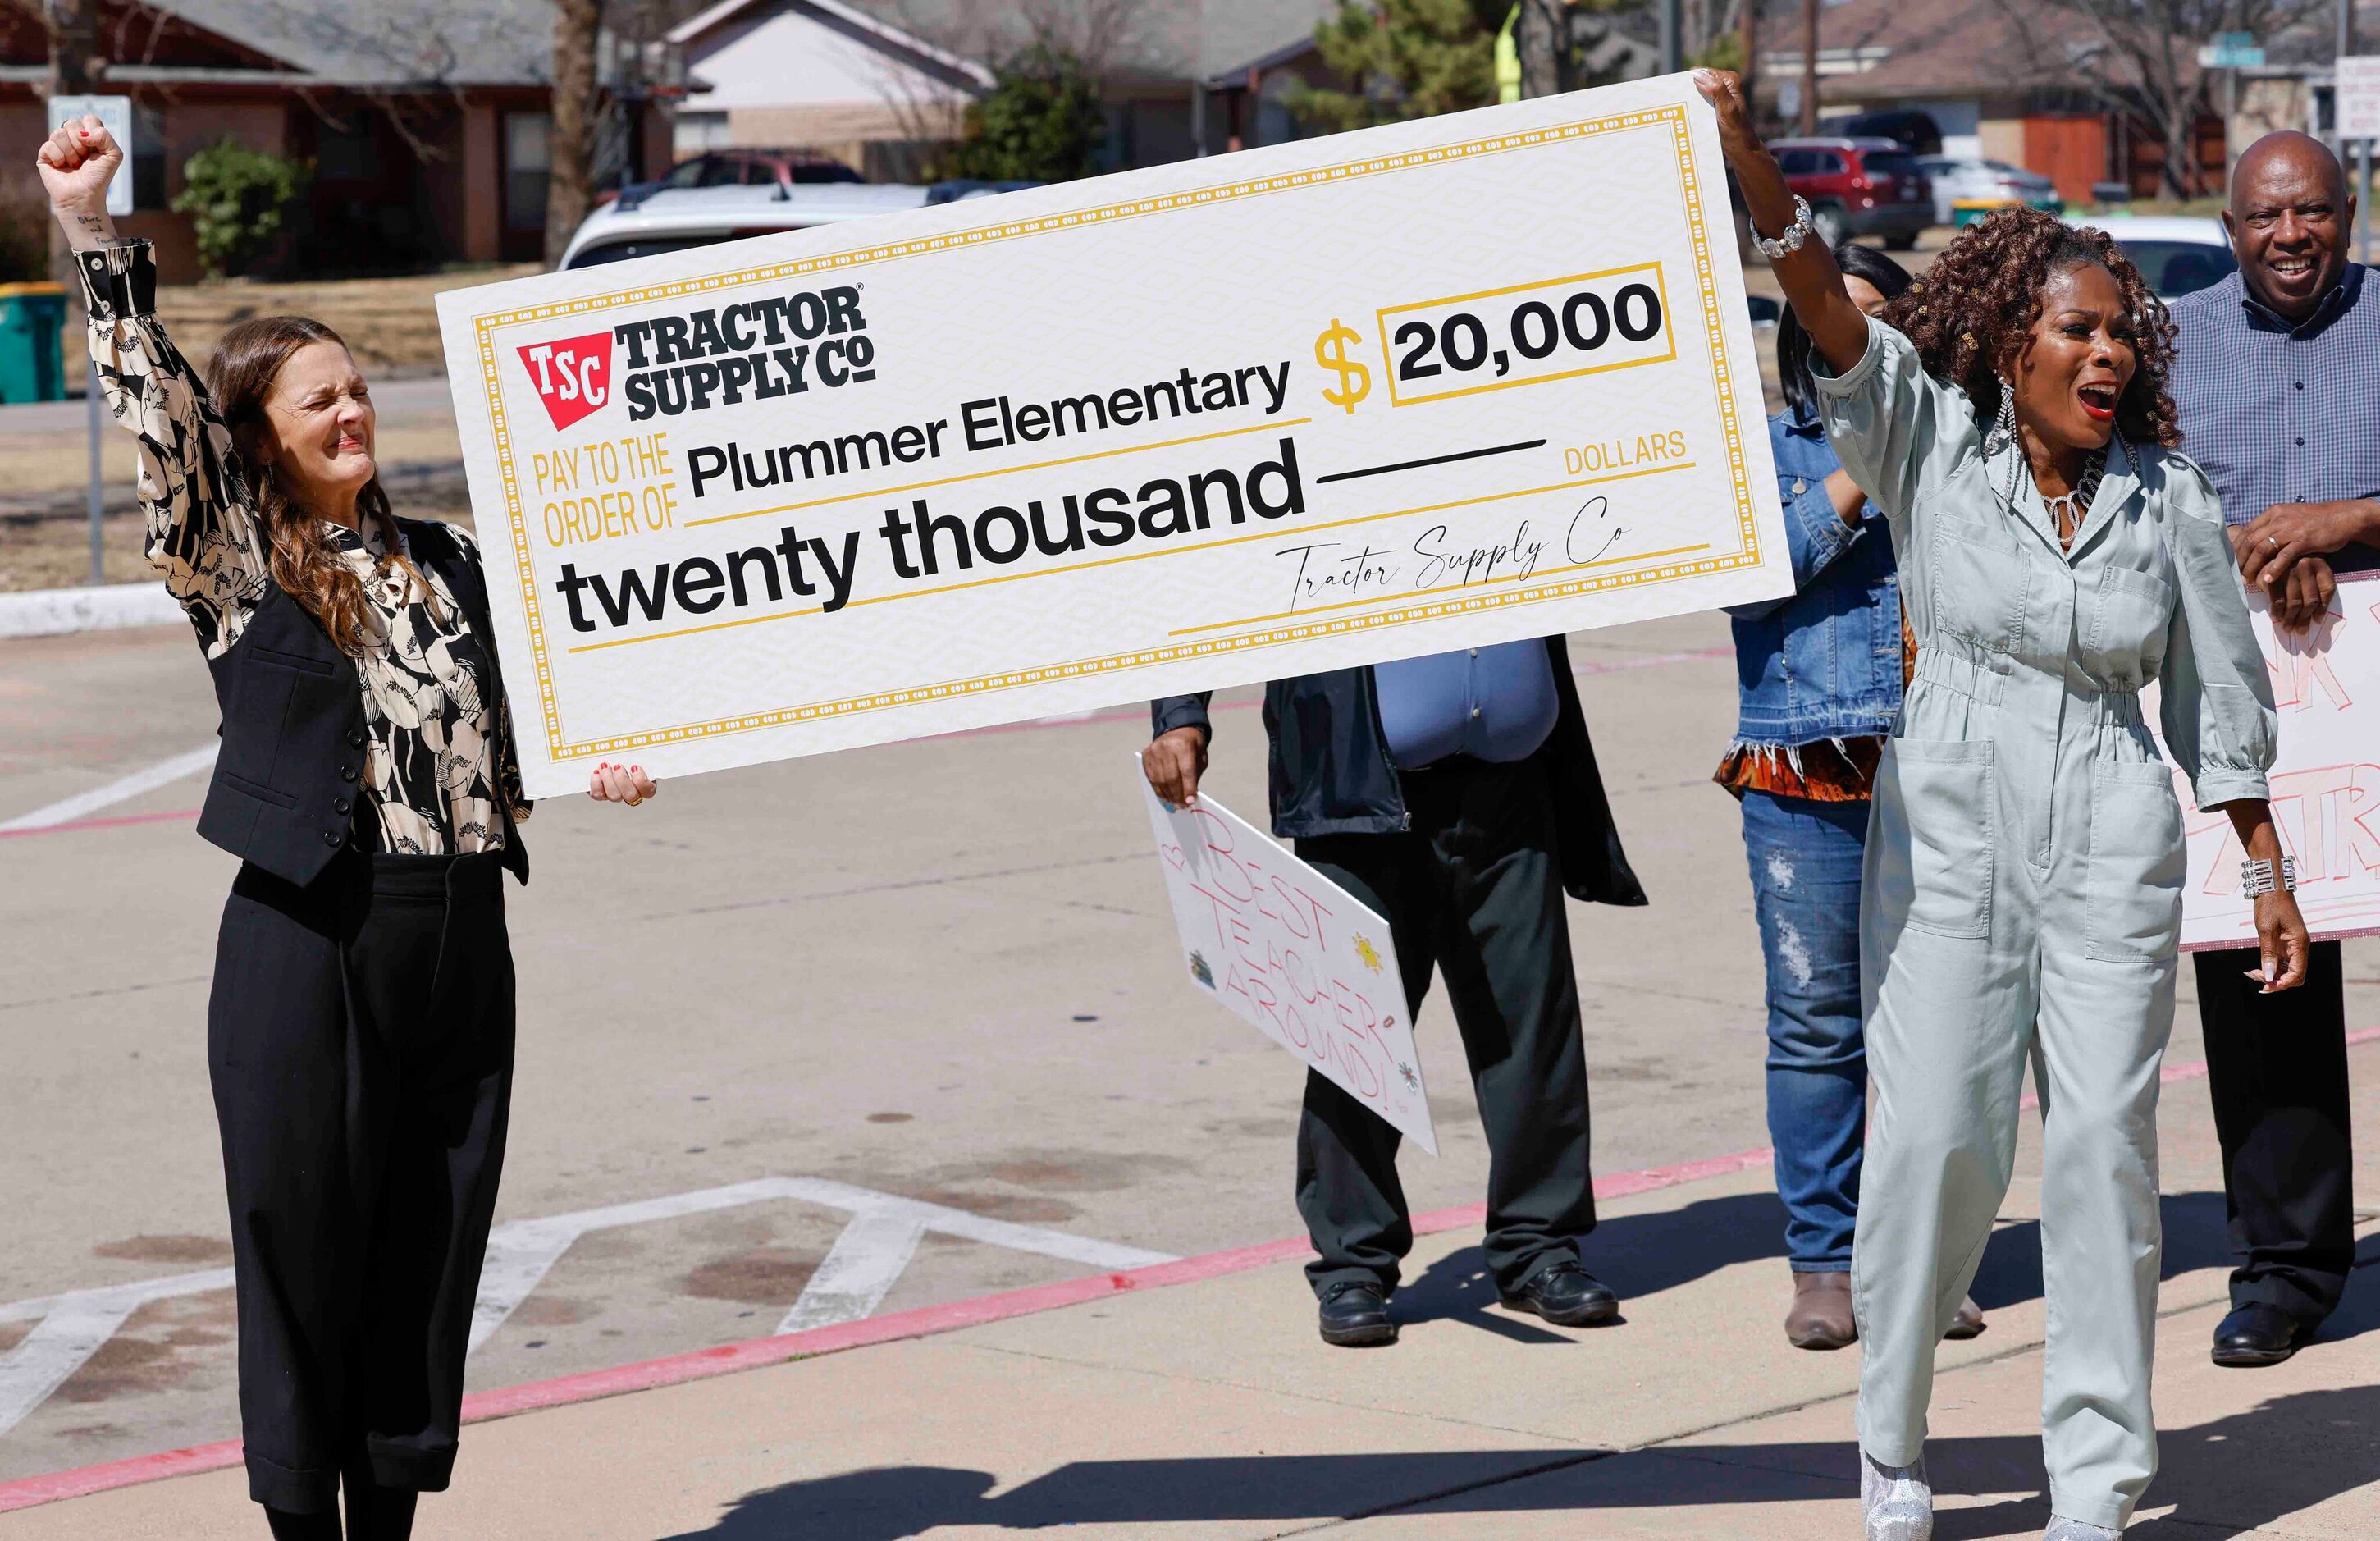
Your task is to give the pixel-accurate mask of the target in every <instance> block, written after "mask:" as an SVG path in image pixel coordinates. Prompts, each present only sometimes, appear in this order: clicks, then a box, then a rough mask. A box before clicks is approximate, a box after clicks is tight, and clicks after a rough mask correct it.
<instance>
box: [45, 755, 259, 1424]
mask: <svg viewBox="0 0 2380 1541" xmlns="http://www.w3.org/2000/svg"><path fill="white" fill-rule="evenodd" d="M214 762H215V746H214V745H212V744H209V745H207V746H204V747H203V748H197V749H192V750H191V751H190V752H189V753H188V754H186V755H176V756H175V757H174V758H171V759H161V760H159V761H158V762H157V763H156V764H154V765H152V766H149V767H148V768H146V769H145V770H140V771H134V772H132V774H130V775H128V776H118V777H117V778H116V779H115V780H114V781H112V782H110V783H107V784H106V785H105V786H95V787H92V788H91V790H90V791H89V792H79V793H77V794H75V795H73V796H71V797H67V798H63V799H61V800H60V801H58V802H55V803H52V804H51V805H50V806H49V807H45V808H35V809H34V810H33V811H32V812H30V813H25V814H19V815H18V816H17V817H16V818H14V819H9V820H8V821H7V822H6V823H0V834H6V833H7V832H9V831H12V830H46V829H48V828H50V827H51V826H52V825H54V824H70V823H72V822H74V821H75V820H76V819H82V818H85V817H87V816H89V815H91V814H93V813H97V812H98V811H99V810H100V809H101V808H103V807H110V806H111V805H113V804H116V803H121V802H123V801H124V800H125V799H126V798H128V797H138V796H140V795H141V794H142V793H144V792H148V791H151V790H152V789H154V788H157V787H161V786H164V784H166V783H168V782H178V781H180V780H181V779H182V778H183V777H185V776H195V775H197V774H198V773H199V772H200V771H205V770H208V769H209V768H211V767H212V766H213V764H214ZM0 1427H5V1425H0Z"/></svg>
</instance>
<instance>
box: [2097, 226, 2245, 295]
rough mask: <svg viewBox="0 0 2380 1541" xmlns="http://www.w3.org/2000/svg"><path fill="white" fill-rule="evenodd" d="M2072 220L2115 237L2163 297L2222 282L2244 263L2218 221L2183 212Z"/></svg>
mask: <svg viewBox="0 0 2380 1541" xmlns="http://www.w3.org/2000/svg"><path fill="white" fill-rule="evenodd" d="M2067 223H2068V224H2088V225H2095V226H2097V227H2098V228H2099V229H2101V230H2105V231H2106V232H2107V234H2108V235H2110V236H2113V237H2116V244H2117V245H2118V246H2120V247H2122V248H2123V249H2124V255H2125V256H2127V257H2130V258H2131V260H2132V265H2133V266H2134V267H2136V268H2138V269H2140V270H2141V276H2142V277H2143V278H2144V279H2146V280H2148V285H2149V287H2150V288H2152V289H2155V291H2156V292H2157V297H2158V298H2160V299H2180V297H2182V296H2183V295H2186V294H2191V293H2193V292H2195V291H2197V290H2199V289H2204V288H2205V287H2206V286H2207V285H2211V284H2220V283H2221V282H2223V280H2224V278H2225V277H2226V276H2227V275H2228V274H2229V273H2233V272H2234V271H2236V270H2237V269H2238V268H2239V266H2240V262H2239V260H2238V259H2237V258H2235V257H2234V256H2232V255H2231V237H2229V236H2228V235H2226V234H2224V231H2223V222H2222V221H2221V220H2219V219H2200V218H2196V217H2194V216H2188V215H2180V214H2095V215H2093V216H2091V217H2090V218H2088V219H2082V218H2077V219H2071V220H2069V221H2068V222H2067Z"/></svg>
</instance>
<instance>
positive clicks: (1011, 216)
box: [439, 76, 1790, 793]
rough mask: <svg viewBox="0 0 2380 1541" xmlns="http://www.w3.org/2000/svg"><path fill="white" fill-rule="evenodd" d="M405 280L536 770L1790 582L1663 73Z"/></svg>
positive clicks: (1207, 679)
mask: <svg viewBox="0 0 2380 1541" xmlns="http://www.w3.org/2000/svg"><path fill="white" fill-rule="evenodd" d="M439 313H440V319H441V322H442V323H443V328H444V334H445V343H446V356H447V364H448V370H449V372H450V375H451V378H452V380H453V382H454V389H455V408H456V417H457V419H458V423H459V426H460V429H461V433H462V440H463V451H464V458H465V461H466V464H467V465H468V470H469V476H470V483H471V500H472V505H473V508H474V510H475V513H476V515H477V519H478V528H479V532H480V540H481V542H482V545H483V546H484V548H485V551H486V553H487V560H488V566H489V574H490V585H489V587H490V589H491V595H492V601H493V609H494V618H495V622H496V626H497V630H498V633H499V637H500V641H501V643H502V646H503V649H504V657H505V661H506V665H507V668H506V680H507V683H508V685H509V686H510V687H511V692H512V701H513V711H514V721H515V723H516V726H517V728H518V730H519V734H520V741H521V743H520V748H521V754H522V759H523V765H524V769H525V771H526V773H527V781H528V790H529V791H530V792H532V793H554V792H559V791H563V790H565V789H568V788H570V787H572V786H577V785H583V784H584V783H585V778H586V771H587V768H588V767H589V766H590V765H591V764H593V763H594V762H596V761H597V760H599V759H604V758H622V757H633V758H636V759H637V761H638V762H639V763H641V764H642V765H644V766H645V767H646V768H647V769H648V770H650V771H655V772H657V773H663V774H667V773H684V772H686V771H703V770H712V769H717V768H720V767H724V766H730V765H743V764H749V763H752V762H755V761H759V760H766V759H776V758H785V757H787V756H792V755H799V754H807V753H811V752H815V751H818V750H823V749H832V748H840V747H844V746H852V745H858V744H870V743H879V742H882V741H886V740H890V739H898V738H907V737H915V736H917V735H920V734H934V733H944V732H949V731H951V730H953V729H959V728H967V727H975V726H980V725H983V724H987V723H990V722H1002V721H1008V720H1013V719H1016V718H1020V717H1029V716H1038V715H1041V714H1045V713H1054V712H1062V711H1069V710H1082V709H1086V708H1089V707H1094V706H1100V705H1106V704H1111V703H1114V702H1117V701H1123V700H1131V699H1138V698H1148V697H1153V696H1160V695H1166V694H1171V693H1175V692H1180V691H1186V690H1192V689H1206V688H1210V687H1214V686H1226V685H1233V684H1240V683H1245V682H1248V681H1252V680H1259V679H1266V678H1271V677H1276V676H1281V675H1286V674H1294V673H1307V672H1310V671H1314V670H1318V669H1326V668H1338V667H1345V666H1349V665H1353V664H1357V663H1365V662H1371V661H1378V660H1381V659H1385V658H1394V657H1403V656H1411V655H1414V654H1418V653H1426V652H1431V651H1437V650H1440V649H1450V648H1455V647H1470V646H1478V645H1481V644H1484V643H1488V642H1494V641H1504V640H1511V639H1513V638H1518V637H1534V636H1542V635H1546V634H1549V633H1554V632H1560V631H1565V630H1573V629H1577V628H1580V627H1585V626H1594V625H1608V624H1610V623H1613V622H1618V621H1625V620H1633V619H1636V618H1640V617H1644V616H1649V615H1659V614H1669V613H1678V612H1682V611H1691V610H1703V609H1708V608H1711V607H1713V606H1717V605H1721V604H1727V603H1732V602H1737V601H1749V600H1755V599H1762V598H1769V597H1773V596H1775V595H1777V594H1779V593H1782V592H1784V591H1785V590H1786V589H1787V588H1789V587H1790V578H1789V576H1788V567H1787V558H1786V551H1785V542H1784V538H1783V534H1782V529H1781V526H1780V522H1779V502H1778V497H1777V488H1776V483H1775V481H1774V480H1773V479H1772V473H1771V470H1770V465H1769V458H1768V450H1767V437H1766V434H1765V431H1764V429H1763V425H1762V420H1761V397H1760V384H1759V379H1758V375H1757V372H1756V366H1755V359H1754V355H1753V346H1752V332H1751V326H1750V323H1749V319H1748V317H1747V314H1746V310H1745V305H1744V297H1743V282H1742V273H1741V271H1740V269H1739V267H1738V264H1737V255H1736V249H1735V243H1734V237H1733V234H1732V229H1731V225H1730V214H1729V208H1728V200H1727V191H1726V183H1725V180H1724V173H1723V169H1722V165H1721V162H1720V157H1719V150H1718V133H1717V129H1716V127H1715V125H1714V123H1713V120H1712V115H1711V114H1710V111H1709V109H1708V108H1707V107H1706V105H1705V104H1704V103H1702V102H1701V100H1700V99H1699V98H1697V97H1696V96H1695V95H1694V90H1693V88H1692V86H1691V85H1690V84H1689V83H1688V81H1687V79H1686V78H1685V77H1683V76H1678V77H1671V78H1667V79H1658V80H1650V81H1640V82H1634V83H1632V84H1628V85H1623V86H1613V87H1609V88H1606V89H1603V90H1599V91H1585V92H1580V93H1577V94H1575V95H1571V96H1564V97H1554V98H1548V99H1544V100H1540V101H1536V102H1529V103H1518V104H1515V105H1512V106H1504V107H1495V108H1488V109H1485V110H1482V111H1479V112H1474V113H1464V114H1459V115H1451V116H1447V117H1441V118H1436V119H1431V120H1427V121H1424V122H1416V123H1410V124H1401V125H1396V126H1392V127H1382V128H1375V129H1370V130H1366V131H1365V132H1362V133H1354V134H1345V135H1340V136H1337V137H1333V138H1327V139H1318V140H1304V141H1301V142H1298V143H1293V144H1286V145H1279V146H1274V147H1271V148H1268V149H1264V150H1258V151H1251V152H1245V153H1242V154H1236V155H1228V156H1223V157H1220V158H1217V159H1211V160H1204V161H1194V162H1188V163H1184V164H1176V165H1172V166H1164V167H1159V168H1156V169H1152V170H1147V171H1138V172H1133V173H1128V174H1125V175H1122V176H1110V177H1103V178H1099V179H1097V180H1093V181H1086V182H1079V183H1074V184H1070V185H1066V186H1059V187H1050V188H1038V189H1033V190H1030V191H1026V192H1020V193H1011V194H1007V195H1004V196H1002V197H998V198H987V199H980V200H971V201H964V202H959V203H955V204H949V205H944V206H942V207H939V208H932V209H919V210H916V211H912V212H905V213H901V214H895V215H890V216H885V217H881V218H876V219H868V220H857V221H851V222H847V223H844V224H835V225H832V226H827V227H821V228H817V229H812V230H807V231H801V232H797V233H794V234H788V235H783V236H773V237H762V238H759V239H754V240H747V241H739V242H735V243H733V244H730V245H722V246H712V247H708V248H702V249H692V250H686V251H680V252H675V253H672V254H669V255H664V256H657V257H651V258H648V259H645V260H642V261H632V262H622V263H618V264H614V265H608V266H598V267H594V268H589V269H583V270H578V271H573V272H568V273H554V274H550V275H548V276H545V277H540V278H532V279H522V280H519V281H517V282H515V283H509V284H499V285H489V286H486V287H483V288H475V289H467V290H462V291H457V292H452V293H448V294H444V295H441V296H440V297H439Z"/></svg>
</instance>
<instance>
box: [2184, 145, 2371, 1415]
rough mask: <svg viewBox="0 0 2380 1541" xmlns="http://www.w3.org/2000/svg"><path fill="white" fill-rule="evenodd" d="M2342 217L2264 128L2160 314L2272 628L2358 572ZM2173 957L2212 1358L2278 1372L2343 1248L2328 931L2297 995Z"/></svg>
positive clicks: (2200, 451)
mask: <svg viewBox="0 0 2380 1541" xmlns="http://www.w3.org/2000/svg"><path fill="white" fill-rule="evenodd" d="M2354 218H2355V200H2354V198H2353V197H2352V196H2351V195H2350V193H2349V192H2348V190H2347V178H2346V175H2345V173H2344V172H2343V171H2342V170H2341V169H2340V167H2339V164H2338V159H2337V157H2335V156H2333V155H2332V154H2331V152H2329V151H2328V150H2327V149H2325V147H2324V145H2323V144H2322V141H2320V140H2315V139H2313V138H2311V137H2309V136H2307V135H2304V134H2297V133H2277V134H2268V135H2266V136H2265V138H2263V139H2261V140H2257V141H2256V142H2255V143H2254V144H2253V145H2251V146H2250V147H2249V148H2248V151H2247V152H2246V153H2245V154H2243V155H2241V156H2240V164H2239V167H2238V169H2237V171H2236V172H2235V173H2234V174H2233V176H2232V181H2231V201H2230V206H2229V207H2228V209H2226V210H2225V211H2224V214H2223V223H2224V224H2225V226H2226V227H2227V228H2228V229H2229V231H2230V232H2231V243H2232V247H2233V249H2234V250H2235V251H2236V253H2237V254H2238V256H2239V259H2240V271H2239V273H2237V274H2235V275H2233V276H2231V277H2228V278H2226V279H2224V280H2223V282H2221V283H2219V284H2216V285H2213V286H2211V287H2209V288H2204V289H2201V290H2199V291H2198V292H2197V293H2196V294H2193V295H2188V296H2185V297H2183V298H2181V299H2180V300H2179V301H2177V302H2176V303H2175V305H2174V307H2173V319H2174V322H2175V323H2176V325H2177V327H2178V328H2179V336H2178V338H2177V340H2176V363H2175V373H2174V392H2173V394H2174V402H2175V405H2176V406H2178V407H2179V408H2180V420H2181V431H2182V448H2183V450H2184V451H2185V452H2187V453H2188V454H2189V455H2191V456H2192V458H2193V459H2195V460H2196V461H2197V462H2198V463H2199V465H2200V466H2201V467H2203V468H2204V470H2205V472H2206V474H2207V477H2208V478H2209V479H2211V480H2212V481H2213V482H2214V483H2215V487H2216V491H2218V492H2220V493H2221V494H2222V497H2223V516H2224V518H2225V519H2226V521H2228V525H2229V528H2230V535H2231V545H2232V549H2233V550H2234V551H2235V552H2238V553H2239V557H2240V572H2241V574H2242V575H2243V576H2245V578H2246V579H2247V581H2248V582H2250V583H2252V584H2254V585H2256V586H2258V587H2260V588H2263V589H2264V590H2265V593H2266V595H2267V596H2269V598H2270V599H2271V601H2272V613H2273V622H2274V625H2276V626H2277V627H2279V628H2280V629H2282V630H2284V631H2296V632H2302V631H2304V630H2306V629H2307V628H2308V627H2310V626H2313V625H2315V624H2316V622H2317V621H2319V620H2320V619H2321V618H2322V616H2323V615H2324V613H2325V612H2326V611H2327V610H2329V608H2330V605H2331V601H2332V597H2333V595H2334V594H2335V593H2336V592H2337V588H2338V586H2337V583H2336V581H2335V579H2334V577H2333V574H2332V571H2331V568H2332V564H2333V563H2334V562H2337V563H2338V564H2342V565H2345V564H2354V565H2359V566H2368V565H2370V564H2372V562H2373V560H2374V554H2375V553H2374V550H2373V548H2374V547H2375V546H2380V501H2375V500H2374V494H2375V493H2380V394H2375V390H2374V388H2375V386H2380V288H2375V287H2374V285H2373V284H2372V282H2371V273H2370V272H2369V270H2367V269H2365V268H2364V267H2363V266H2362V265H2361V264H2357V263H2350V262H2349V261H2348V260H2347V233H2348V231H2349V229H2350V226H2351V225H2352V224H2353V223H2354ZM2341 553H2346V554H2341ZM2194 956H2195V958H2196V960H2197V970H2198V1011H2199V1018H2200V1021H2201V1023H2202V1025H2204V1031H2205V1035H2206V1061H2207V1067H2208V1074H2207V1087H2208V1090H2209V1091H2210V1093H2211V1094H2212V1095H2213V1098H2214V1101H2215V1127H2216V1134H2217V1135H2218V1136H2219V1137H2220V1138H2221V1140H2222V1143H2223V1173H2224V1186H2225V1191H2226V1195H2227V1197H2228V1201H2229V1207H2230V1212H2231V1242H2232V1249H2233V1251H2234V1253H2235V1254H2237V1255H2238V1256H2239V1258H2240V1266H2239V1267H2238V1268H2236V1269H2235V1270H2234V1271H2233V1273H2232V1275H2231V1304H2232V1307H2233V1309H2232V1311H2231V1314H2230V1315H2229V1316H2228V1317H2224V1318H2223V1321H2222V1322H2221V1324H2220V1325H2218V1326H2217V1327H2216V1329H2215V1346H2214V1357H2215V1362H2216V1364H2218V1365H2232V1366H2235V1367H2250V1366H2255V1365H2277V1364H2279V1363H2280V1362H2281V1361H2282V1360H2284V1359H2287V1358H2288V1357H2289V1355H2290V1354H2292V1353H2296V1352H2297V1348H2298V1345H2299V1344H2301V1342H2303V1341H2305V1340H2306V1339H2307V1338H2309V1337H2311V1336H2313V1331H2314V1329H2315V1328H2317V1327H2319V1326H2320V1325H2321V1323H2322V1320H2323V1318H2324V1317H2327V1316H2328V1315H2330V1313H2331V1312H2332V1310H2334V1309H2335V1308H2336V1307H2337V1306H2338V1300H2339V1295H2340V1293H2341V1292H2342V1291H2344V1290H2345V1288H2346V1286H2347V1275H2348V1271H2349V1270H2350V1268H2352V1267H2353V1266H2354V1261H2355V1207H2354V1191H2353V1183H2352V1180H2351V1173H2352V1170H2353V1161H2352V1146H2351V1141H2350V1135H2349V1129H2348V1107H2347V999H2346V987H2345V985H2344V983H2343V980H2342V976H2341V971H2340V964H2339V953H2338V942H2337V941H2336V940H2331V941H2317V942H2316V943H2314V945H2313V948H2312V950H2311V951H2310V953H2309V955H2308V957H2307V960H2306V984H2305V988H2304V989H2301V990H2297V991H2294V992H2291V993H2289V994H2286V995H2267V994H2265V993H2263V992H2262V991H2261V989H2259V988H2258V985H2257V984H2256V983H2254V982H2252V981H2250V980H2248V979H2246V978H2244V977H2242V971H2243V969H2244V968H2246V966H2247V965H2251V964H2253V962H2254V958H2253V954H2252V953H2244V952H2238V951H2210V952H2203V953H2196V954H2194Z"/></svg>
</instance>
